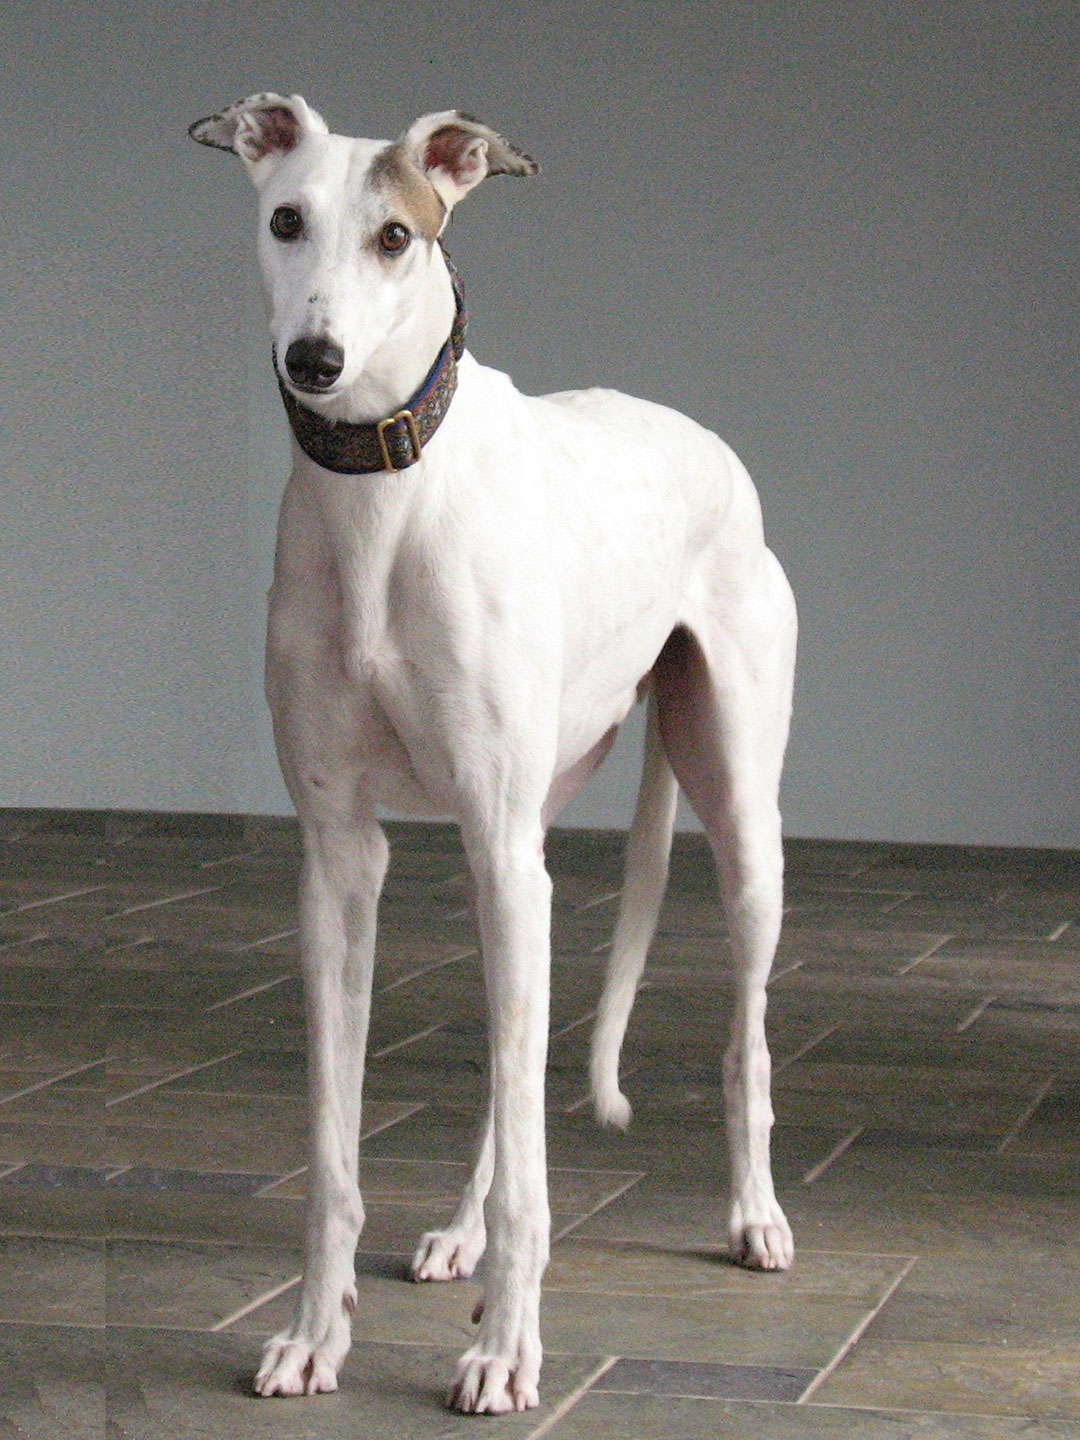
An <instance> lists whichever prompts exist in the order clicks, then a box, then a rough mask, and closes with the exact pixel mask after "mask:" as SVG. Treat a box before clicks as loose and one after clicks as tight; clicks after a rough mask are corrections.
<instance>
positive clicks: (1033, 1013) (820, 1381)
mask: <svg viewBox="0 0 1080 1440" xmlns="http://www.w3.org/2000/svg"><path fill="white" fill-rule="evenodd" d="M391 829H392V840H393V845H394V857H395V862H394V865H393V866H392V869H391V873H390V876H389V878H388V882H387V887H386V893H385V897H384V905H383V910H382V927H381V938H380V954H379V963H378V968H377V974H376V991H377V998H376V1003H375V1012H374V1018H373V1024H372V1035H371V1045H370V1065H369V1072H368V1082H367V1090H366V1100H365V1112H364V1131H363V1140H362V1145H361V1152H362V1159H361V1167H362V1182H363V1187H364V1193H365V1201H366V1204H367V1208H368V1224H367V1227H366V1229H365V1232H364V1235H363V1237H362V1240H361V1247H362V1248H361V1250H360V1252H359V1254H358V1256H357V1276H358V1291H359V1299H360V1304H359V1312H358V1317H357V1321H356V1325H355V1335H356V1343H355V1345H354V1348H353V1351H352V1353H351V1354H350V1356H349V1358H348V1360H347V1362H346V1366H345V1372H344V1375H343V1382H342V1389H341V1391H340V1392H339V1394H338V1395H336V1396H334V1397H328V1398H325V1399H321V1400H318V1401H315V1402H281V1403H266V1402H260V1401H256V1400H255V1399H253V1398H252V1397H251V1395H250V1377H251V1373H252V1369H253V1366H254V1364H255V1360H256V1357H257V1354H258V1349H259V1344H260V1341H261V1339H262V1338H264V1337H265V1335H266V1334H268V1333H269V1332H270V1331H271V1330H273V1329H275V1328H277V1327H278V1326H280V1325H281V1324H282V1323H283V1322H284V1321H285V1320H286V1319H287V1317H288V1315H289V1312H290V1307H291V1305H292V1301H293V1295H294V1291H295V1286H296V1280H297V1276H298V1274H299V1270H300V1263H301V1262H300V1254H299V1246H300V1242H301V1237H302V1211H303V1195H304V1188H305V1168H304V1167H305V1147H304V1133H305V1113H304V1112H305V1103H304V1059H303V1044H304V1025H303V1012H302V996H301V990H300V984H299V978H298V972H297V966H296V960H295V949H296V924H295V913H294V902H293V894H294V888H295V881H296V872H297V866H298V841H297V835H296V830H295V826H294V825H293V824H291V823H290V822H285V821H274V820H251V819H243V818H239V817H206V816H203V817H199V816H153V815H120V814H85V813H84V814H53V813H40V812H15V811H7V812H0V1435H7V1434H12V1435H17V1436H23V1435H28V1436H34V1437H37V1436H48V1437H49V1440H76V1437H78V1440H83V1437H92V1440H99V1437H105V1436H109V1437H111V1440H117V1437H132V1440H151V1437H153V1440H157V1437H164V1436H168V1437H170V1440H189V1437H190V1440H196V1437H203V1436H206V1437H213V1440H220V1437H222V1436H226V1435H227V1436H229V1437H239V1440H245V1437H248V1436H260V1437H261V1436H266V1437H281V1436H282V1435H285V1434H289V1435H292V1434H296V1435H312V1436H314V1435H318V1436H319V1437H325V1440H334V1437H336V1436H338V1435H340V1436H346V1435H348V1436H350V1437H352V1436H355V1435H357V1434H363V1435H365V1436H366V1437H368V1440H381V1437H391V1436H392V1437H394V1440H400V1437H402V1436H406V1437H409V1440H425V1437H435V1436H440V1437H443V1436H446V1437H449V1436H458V1435H472V1434H474V1433H475V1432H476V1431H477V1429H478V1428H483V1427H482V1426H481V1425H480V1423H479V1422H477V1421H474V1420H468V1419H462V1418H461V1417H457V1416H454V1415H452V1414H450V1413H449V1412H448V1411H446V1410H445V1409H444V1408H443V1406H442V1403H441V1397H442V1393H443V1391H444V1389H445V1386H446V1383H447V1380H448V1378H449V1376H450V1375H451V1373H452V1370H453V1362H454V1359H455V1358H456V1355H457V1354H458V1353H459V1351H460V1350H461V1348H462V1347H463V1346H464V1345H465V1344H466V1343H468V1339H469V1336H470V1334H471V1325H470V1320H469V1316H470V1313H471V1310H472V1308H473V1304H474V1303H475V1300H476V1299H477V1297H478V1296H479V1294H480V1293H481V1290H482V1268H481V1271H480V1272H479V1273H478V1276H477V1278H475V1279H474V1280H473V1281H469V1282H462V1283H461V1284H458V1285H454V1286H445V1287H444V1286H425V1287H416V1286H412V1285H408V1284H406V1283H404V1276H405V1274H406V1271H407V1264H408V1257H409V1255H410V1254H411V1252H412V1248H413V1245H414V1244H415V1241H416V1239H417V1237H418V1235H419V1234H420V1233H421V1231H423V1230H425V1229H428V1228H431V1227H432V1226H435V1225H438V1224H440V1223H443V1222H445V1221H446V1220H447V1219H448V1218H449V1216H450V1214H451V1213H452V1211H453V1208H454V1203H455V1199H456V1195H457V1193H458V1191H459V1190H460V1187H461V1185H462V1183H463V1180H464V1178H465V1175H466V1174H467V1163H468V1158H469V1155H470V1153H471V1150H472V1147H473V1145H474V1143H475V1129H476V1122H477V1113H478V1109H479V1106H480V1104H481V1100H482V1096H483V1092H484V1084H485V1078H484V1051H485V1046H484V1026H483V1006H484V1001H483V988H482V978H481V971H480V965H479V960H478V954H477V941H476V935H475V928H474V926H473V922H472V919H471V917H470V914H469V908H468V884H467V880H466V875H465V865H464V861H463V857H462V853H461V849H460V846H459V843H458V841H457V839H456V836H455V835H454V833H453V832H452V831H450V830H448V829H446V828H444V827H439V826H416V825H395V826H393V827H391ZM787 854H788V870H789V879H788V906H787V917H786V926H785V933H784V938H783V941H782V943H781V947H780V952H779V954H778V957H777V963H776V969H775V973H774V980H773V985H772V987H771V1000H770V1010H769V1023H770V1043H771V1048H772V1052H773V1061H774V1065H773V1069H774V1089H775V1110H776V1115H777V1127H776V1131H775V1137H774V1146H773V1149H774V1161H775V1170H776V1175H777V1180H778V1185H779V1187H780V1190H781V1195H782V1199H783V1201H784V1204H785V1207H786V1208H787V1210H788V1214H789V1216H790V1218H791V1219H792V1222H793V1224H794V1226H795V1230H796V1236H797V1239H798V1241H799V1242H800V1244H801V1248H800V1251H799V1255H798V1259H797V1262H796V1265H795V1267H794V1268H793V1269H792V1270H791V1271H790V1272H789V1273H787V1274H785V1275H772V1276H762V1275H750V1274H747V1273H745V1272H743V1271H741V1270H739V1269H737V1268H735V1267H733V1266H731V1265H729V1264H728V1263H727V1260H726V1255H725V1252H724V1242H723V1237H724V1198H723V1192H724V1186H725V1163H726V1162H725V1153H724V1140H723V1125H722V1076H721V1064H720V1060H721V1050H722V1043H723V1042H722V1035H723V1025H724V1016H725V1014H726V1011H727V1009H728V997H727V980H726V975H725V963H724V962H725V953H726V940H725V931H724V926H723V923H722V921H721V918H720V916H719V913H718V909H717V906H716V903H715V892H714V881H713V877H712V873H711V865H710V863H709V858H708V854H707V851H706V849H705V847H704V845H703V844H702V843H701V842H700V841H699V840H698V839H696V838H693V837H684V838H681V839H680V840H679V841H678V842H677V844H676V850H675V854H674V856H673V862H672V880H671V886H670V892H669V897H668V900H667V902H666V905H665V910H664V914H663V917H662V922H661V932H660V934H659V935H658V937H657V941H656V944H655V946H654V950H653V954H652V956H651V959H650V965H649V969H648V972H647V982H646V985H645V986H644V987H643V990H642V993H641V995H640V996H639V1001H638V1005H637V1008H636V1010H635V1014H634V1018H633V1021H632V1023H631V1030H630V1034H629V1036H628V1040H627V1045H626V1051H625V1062H626V1063H625V1066H624V1084H625V1087H626V1090H627V1093H628V1095H629V1097H630V1099H631V1101H632V1103H633V1105H634V1108H635V1117H634V1121H633V1123H632V1125H631V1127H630V1129H629V1131H628V1132H627V1133H626V1134H612V1133H606V1132H601V1131H598V1130H597V1129H596V1127H595V1126H594V1125H593V1123H592V1121H591V1118H590V1115H589V1107H588V1103H587V1095H586V1084H585V1067H586V1061H587V1053H588V1039H589V1029H590V1022H591V1018H592V1012H593V1009H594V1007H595V1004H596V999H597V995H598V992H599V987H600V983H601V978H602V969H603V964H604V951H605V945H606V942H607V939H608V937H609V935H610V930H611V926H612V923H613V918H614V913H615V908H616V904H617V901H616V899H615V898H614V897H615V896H616V895H617V890H618V884H619V875H620V841H619V837H615V836H610V835H606V834H593V833H588V832H556V833H554V834H553V835H552V836H551V837H550V840H549V863H550V866H551V869H552V871H553V873H554V875H555V877H556V892H555V916H554V950H555V959H554V972H553V996H552V1022H551V1042H550V1066H549V1135H548V1152H549V1162H550V1167H551V1169H550V1192H551V1207H552V1215H553V1235H554V1237H555V1238H554V1245H553V1253H552V1260H551V1264H550V1267H549V1270H548V1274H547V1283H546V1289H545V1297H544V1310H543V1324H544V1340H545V1347H546V1351H547V1360H546V1363H545V1374H544V1387H543V1390H544V1393H543V1406H542V1408H541V1410H540V1411H538V1412H532V1413H530V1414H528V1415H519V1416H513V1417H508V1418H506V1419H504V1420H502V1421H500V1422H498V1423H497V1424H495V1425H492V1427H491V1428H498V1429H499V1431H500V1433H504V1434H506V1435H508V1436H521V1437H533V1440H540V1437H541V1436H547V1435H551V1436H555V1437H561V1440H578V1437H586V1436H588V1437H594V1436H599V1435H603V1436H612V1437H619V1436H626V1437H635V1440H691V1437H693V1440H699V1437H713V1436H717V1437H723V1436H739V1437H741V1440H765V1437H770V1440H773V1437H775V1440H788V1437H790V1440H796V1437H797V1440H818V1437H822V1440H824V1437H829V1440H849V1437H851V1440H855V1437H858V1440H878V1437H898V1436H901V1435H904V1436H907V1435H910V1436H915V1435H918V1436H919V1437H920V1440H939V1437H940V1440H946V1437H948V1440H953V1437H956V1440H984V1437H1005V1440H1008V1437H1012V1436H1020V1435H1023V1436H1025V1437H1027V1440H1065V1437H1074V1436H1076V1435H1078V1434H1080V1238H1078V1237H1080V1223H1078V1222H1080V857H1077V856H1075V855H1068V854H1058V853H1052V852H1010V851H988V850H969V849H963V848H943V847H915V846H900V845H869V844H856V843H852V842H840V843H827V842H807V841H790V842H789V843H788V847H787Z"/></svg>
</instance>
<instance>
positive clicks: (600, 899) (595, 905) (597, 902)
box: [574, 890, 622, 915]
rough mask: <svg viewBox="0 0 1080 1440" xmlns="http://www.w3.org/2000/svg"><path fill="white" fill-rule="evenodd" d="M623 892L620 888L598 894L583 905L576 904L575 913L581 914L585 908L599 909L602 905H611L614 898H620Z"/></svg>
mask: <svg viewBox="0 0 1080 1440" xmlns="http://www.w3.org/2000/svg"><path fill="white" fill-rule="evenodd" d="M621 893H622V892H621V891H619V890H608V891H606V892H605V893H604V894H603V895H597V896H596V897H595V898H594V899H592V900H586V901H585V903H584V904H583V905H575V906H574V914H575V915H580V914H582V913H583V912H584V911H585V910H597V909H599V907H600V906H601V905H609V904H610V903H611V901H612V900H618V898H619V895H620V894H621Z"/></svg>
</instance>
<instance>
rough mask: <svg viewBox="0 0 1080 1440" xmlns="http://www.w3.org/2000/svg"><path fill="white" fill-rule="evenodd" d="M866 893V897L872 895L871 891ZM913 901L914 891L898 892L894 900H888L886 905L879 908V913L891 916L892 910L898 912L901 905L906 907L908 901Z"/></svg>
mask: <svg viewBox="0 0 1080 1440" xmlns="http://www.w3.org/2000/svg"><path fill="white" fill-rule="evenodd" d="M866 893H867V894H868V895H872V894H873V893H874V892H873V891H872V890H868V891H867V892H866ZM914 899H915V891H914V890H902V891H900V892H899V894H898V895H897V898H896V899H895V900H890V901H889V903H888V904H887V905H883V906H882V907H881V911H880V913H881V914H882V915H891V914H892V912H893V911H894V910H899V909H900V906H901V905H906V904H907V902H908V901H909V900H914Z"/></svg>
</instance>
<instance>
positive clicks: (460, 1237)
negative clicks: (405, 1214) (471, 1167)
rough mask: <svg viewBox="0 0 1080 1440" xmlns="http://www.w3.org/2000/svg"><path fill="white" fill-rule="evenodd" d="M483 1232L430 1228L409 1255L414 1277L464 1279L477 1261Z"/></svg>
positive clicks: (419, 1278)
mask: <svg viewBox="0 0 1080 1440" xmlns="http://www.w3.org/2000/svg"><path fill="white" fill-rule="evenodd" d="M485 1242H486V1235H485V1233H484V1227H483V1225H481V1226H480V1227H479V1228H478V1229H476V1230H471V1231H467V1230H458V1229H453V1228H451V1229H449V1230H429V1231H428V1232H427V1234H426V1235H423V1236H422V1237H421V1239H420V1244H419V1246H418V1247H417V1250H416V1254H415V1255H414V1256H413V1259H412V1266H411V1269H410V1273H411V1275H412V1278H413V1279H414V1280H467V1279H468V1278H469V1276H470V1275H471V1274H472V1273H473V1271H474V1270H475V1269H476V1267H477V1265H478V1264H479V1263H480V1257H481V1255H483V1253H484V1245H485Z"/></svg>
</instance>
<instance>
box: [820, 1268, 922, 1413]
mask: <svg viewBox="0 0 1080 1440" xmlns="http://www.w3.org/2000/svg"><path fill="white" fill-rule="evenodd" d="M917 1260H918V1256H917V1255H912V1256H910V1257H909V1258H908V1263H907V1264H906V1265H905V1266H904V1268H903V1269H902V1270H901V1271H900V1273H899V1275H896V1276H895V1277H894V1278H893V1282H892V1284H891V1285H890V1286H889V1288H888V1289H887V1290H886V1291H885V1294H884V1295H882V1297H881V1299H880V1300H879V1301H878V1302H877V1304H876V1305H875V1306H874V1307H873V1309H872V1310H868V1311H867V1312H866V1314H865V1315H864V1316H863V1318H862V1319H861V1320H860V1321H859V1323H858V1325H856V1326H855V1329H854V1330H853V1331H852V1332H851V1334H850V1335H849V1336H848V1338H847V1339H846V1340H845V1341H844V1343H843V1345H841V1346H840V1349H839V1350H838V1351H837V1352H836V1354H835V1355H834V1356H833V1358H832V1359H831V1360H830V1361H829V1363H828V1364H827V1365H826V1366H825V1369H824V1370H819V1371H818V1373H817V1374H816V1375H815V1376H814V1378H813V1380H811V1381H810V1384H809V1385H808V1386H807V1387H806V1389H805V1390H804V1391H803V1393H802V1394H801V1395H800V1396H799V1398H798V1400H796V1401H795V1404H796V1405H805V1404H806V1403H807V1401H808V1400H809V1399H810V1397H811V1395H813V1394H815V1393H816V1392H817V1391H818V1390H820V1389H821V1387H822V1385H824V1384H825V1381H826V1380H828V1378H829V1376H830V1375H832V1374H833V1372H834V1371H835V1370H836V1369H837V1367H838V1366H839V1365H840V1364H841V1362H842V1361H844V1360H846V1359H847V1357H848V1356H849V1355H850V1354H851V1352H852V1350H854V1349H855V1346H856V1345H857V1344H858V1343H859V1341H860V1340H861V1339H862V1337H863V1336H864V1335H865V1334H866V1332H867V1330H868V1329H869V1328H870V1325H871V1324H872V1323H873V1321H874V1320H876V1319H877V1317H878V1316H879V1315H880V1314H881V1312H882V1310H884V1308H885V1306H886V1305H887V1304H888V1303H889V1301H890V1300H891V1299H892V1297H893V1296H894V1295H895V1294H896V1292H897V1290H899V1288H900V1286H901V1285H902V1284H903V1283H904V1281H905V1280H906V1279H907V1277H908V1276H909V1275H910V1273H911V1269H912V1266H913V1265H914V1264H915V1263H916V1261H917Z"/></svg>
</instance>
